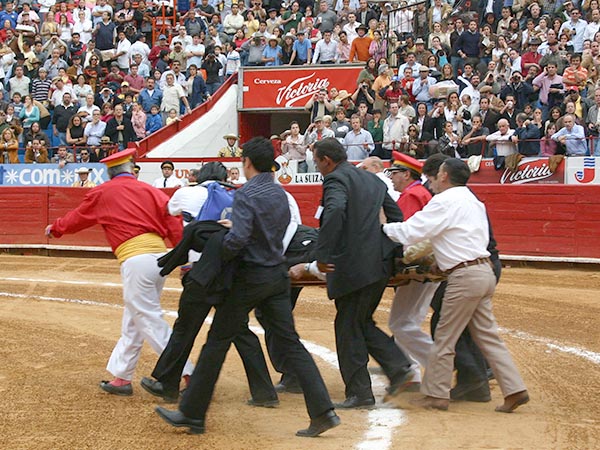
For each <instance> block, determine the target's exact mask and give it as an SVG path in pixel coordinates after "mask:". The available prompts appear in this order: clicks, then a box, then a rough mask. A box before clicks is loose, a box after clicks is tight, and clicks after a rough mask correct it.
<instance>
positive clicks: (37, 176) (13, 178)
mask: <svg viewBox="0 0 600 450" xmlns="http://www.w3.org/2000/svg"><path fill="white" fill-rule="evenodd" d="M80 167H87V168H88V169H92V171H91V172H90V175H89V180H90V181H93V182H94V183H96V184H102V183H104V182H106V181H108V174H107V172H106V166H105V165H104V164H100V163H90V164H80V163H68V164H67V165H65V167H63V168H62V169H61V168H60V167H58V164H0V187H2V186H72V185H73V183H74V182H75V181H77V180H79V175H78V174H76V173H75V171H76V170H77V169H78V168H80Z"/></svg>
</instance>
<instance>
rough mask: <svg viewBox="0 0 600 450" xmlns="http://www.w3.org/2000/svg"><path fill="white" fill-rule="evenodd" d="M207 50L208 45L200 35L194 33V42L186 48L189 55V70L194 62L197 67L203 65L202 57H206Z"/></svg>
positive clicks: (187, 55)
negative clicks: (202, 40)
mask: <svg viewBox="0 0 600 450" xmlns="http://www.w3.org/2000/svg"><path fill="white" fill-rule="evenodd" d="M205 51H206V47H205V46H204V44H203V43H202V42H201V40H200V35H199V34H194V35H193V36H192V43H191V44H190V45H188V46H186V48H185V52H186V57H187V67H186V69H187V70H189V68H190V66H191V65H192V64H194V65H195V66H196V67H200V66H202V58H203V57H204V53H205Z"/></svg>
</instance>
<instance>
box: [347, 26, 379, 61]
mask: <svg viewBox="0 0 600 450" xmlns="http://www.w3.org/2000/svg"><path fill="white" fill-rule="evenodd" d="M367 31H369V28H368V27H367V26H366V25H363V24H360V25H358V27H357V28H356V33H357V36H356V38H355V39H354V40H353V41H352V45H351V47H350V55H349V57H348V61H350V62H354V60H357V61H368V60H369V58H370V57H371V55H370V53H369V47H370V46H371V42H372V41H373V39H372V38H370V37H369V36H368V35H367Z"/></svg>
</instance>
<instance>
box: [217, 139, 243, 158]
mask: <svg viewBox="0 0 600 450" xmlns="http://www.w3.org/2000/svg"><path fill="white" fill-rule="evenodd" d="M223 139H225V141H226V142H227V145H226V146H225V147H223V148H221V149H220V150H219V151H218V152H217V157H218V158H237V157H240V156H242V149H241V148H239V147H238V145H237V141H238V137H237V136H236V135H235V134H226V135H225V136H223Z"/></svg>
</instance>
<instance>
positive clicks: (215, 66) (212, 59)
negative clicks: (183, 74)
mask: <svg viewBox="0 0 600 450" xmlns="http://www.w3.org/2000/svg"><path fill="white" fill-rule="evenodd" d="M261 59H262V52H261ZM222 68H223V65H222V64H221V63H220V62H219V61H218V60H217V57H216V55H215V54H214V53H209V54H208V56H207V57H206V59H205V60H204V62H203V63H202V69H204V70H205V71H206V87H207V89H208V93H209V94H210V95H214V93H215V92H217V90H218V89H219V88H220V87H221V84H222V83H221V80H220V78H219V71H220V70H221V69H222Z"/></svg>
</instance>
